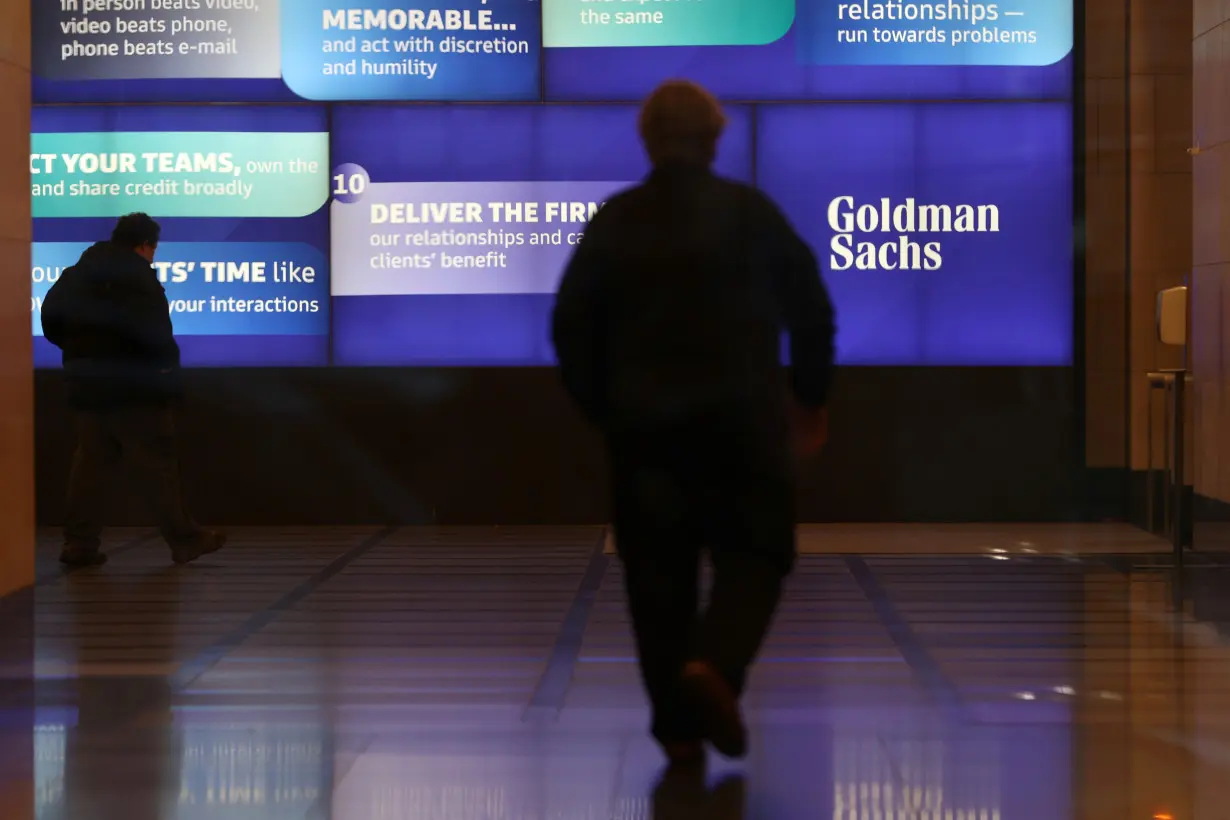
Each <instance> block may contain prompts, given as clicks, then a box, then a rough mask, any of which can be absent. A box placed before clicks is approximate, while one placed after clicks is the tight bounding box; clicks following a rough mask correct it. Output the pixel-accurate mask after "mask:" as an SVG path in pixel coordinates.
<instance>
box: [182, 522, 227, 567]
mask: <svg viewBox="0 0 1230 820" xmlns="http://www.w3.org/2000/svg"><path fill="white" fill-rule="evenodd" d="M225 544H226V535H225V533H220V532H214V531H212V530H206V531H205V532H203V533H201V534H200V535H199V536H197V537H196V538H195V539H194V540H193V541H192V542H191V543H188V544H180V545H177V546H172V547H171V560H172V561H174V562H175V563H177V564H191V563H192V562H193V561H195V560H196V559H198V558H201V557H203V556H206V555H211V554H213V553H215V552H217V551H218V550H220V549H222V547H223V546H224V545H225Z"/></svg>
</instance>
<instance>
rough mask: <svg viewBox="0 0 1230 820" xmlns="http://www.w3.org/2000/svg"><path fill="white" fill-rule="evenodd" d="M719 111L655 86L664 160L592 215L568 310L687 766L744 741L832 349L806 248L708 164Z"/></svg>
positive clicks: (632, 585) (629, 582) (646, 132)
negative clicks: (748, 683)
mask: <svg viewBox="0 0 1230 820" xmlns="http://www.w3.org/2000/svg"><path fill="white" fill-rule="evenodd" d="M724 124H725V120H724V117H723V115H722V111H721V108H720V107H719V105H718V103H717V101H716V100H714V99H713V98H712V97H711V96H710V95H709V94H708V92H706V91H705V90H704V89H702V88H699V87H698V86H695V85H692V84H690V83H682V82H670V83H666V84H665V85H663V86H662V87H660V88H659V89H658V90H657V91H655V92H654V93H653V95H651V96H650V98H649V99H648V100H647V101H646V103H645V105H644V107H643V109H642V111H641V118H640V132H641V137H642V139H643V141H644V143H645V147H646V149H647V152H648V154H649V159H650V161H651V163H652V165H653V170H652V172H651V173H650V174H649V176H648V178H647V179H646V180H645V181H644V183H643V184H641V185H638V186H637V187H635V188H632V189H630V190H628V191H625V192H623V193H620V194H618V195H617V196H615V197H614V198H612V199H610V200H609V201H608V202H607V203H606V204H605V205H604V206H603V207H602V209H601V210H600V211H598V213H597V214H596V215H595V216H594V218H593V219H592V220H591V221H590V224H589V226H588V227H587V228H586V232H585V236H584V238H583V239H582V241H581V243H580V245H579V246H578V248H577V249H576V252H575V255H574V256H573V258H572V261H571V262H570V264H569V265H568V268H567V271H566V272H565V274H564V277H563V281H562V282H561V284H560V287H559V293H558V297H557V301H556V305H555V314H554V320H553V331H554V341H555V349H556V353H557V356H558V359H559V367H560V372H561V375H562V378H563V382H564V385H565V387H566V388H567V389H568V391H569V393H570V394H571V395H572V397H573V399H574V400H575V402H576V403H577V404H578V405H579V407H580V408H581V410H582V412H583V413H584V414H585V415H586V417H587V418H588V419H589V420H590V421H591V422H592V423H593V424H595V425H596V426H597V427H598V428H599V429H600V430H601V432H602V434H603V435H604V436H605V438H606V441H607V445H608V448H609V452H610V459H611V464H612V483H613V491H614V529H615V540H616V545H617V548H618V551H619V554H620V558H621V560H622V563H623V565H624V572H625V576H624V577H625V584H626V587H627V594H628V602H629V610H630V615H631V619H632V626H633V629H634V631H635V633H636V640H637V647H638V651H639V654H640V661H641V671H642V676H643V678H644V682H645V688H646V690H647V693H648V696H649V699H650V701H651V705H652V707H653V726H652V732H653V734H654V736H655V737H656V738H657V740H658V741H659V743H661V744H662V746H663V748H664V750H665V751H666V753H667V756H668V758H670V760H671V761H672V762H673V763H688V762H694V761H697V760H698V759H701V758H703V746H702V741H704V740H708V741H709V742H710V743H712V745H713V746H714V747H715V748H716V749H717V750H718V751H719V752H721V753H723V754H725V755H727V756H732V757H739V756H742V755H743V754H745V751H746V743H747V739H746V730H745V728H744V725H743V720H742V716H741V713H740V709H739V697H740V694H741V692H742V689H743V685H744V680H745V677H746V674H747V670H748V668H749V666H750V664H751V662H752V660H753V658H754V657H755V655H756V653H757V652H758V650H759V647H760V644H761V642H762V641H763V639H764V636H765V634H766V632H767V630H768V628H769V625H770V622H771V621H772V618H773V613H774V610H775V608H776V606H777V603H778V600H779V598H780V595H781V587H782V582H783V580H784V579H785V576H786V575H787V574H788V573H789V572H790V570H791V568H792V566H793V563H794V557H795V542H794V525H795V521H794V507H793V493H794V485H795V480H794V476H795V470H796V468H797V462H796V459H797V457H798V455H799V450H800V448H801V449H802V450H803V451H805V452H812V451H814V450H816V449H818V447H819V445H820V444H822V443H823V440H824V436H825V433H826V424H827V422H826V418H827V417H826V415H825V409H824V408H825V405H826V401H827V399H828V390H829V377H830V370H831V368H832V360H833V336H834V324H833V310H832V306H831V303H830V300H829V296H828V293H827V291H826V289H825V286H824V284H823V281H822V280H821V278H820V274H819V269H818V266H817V263H816V259H815V257H814V255H813V254H812V252H811V250H810V249H809V248H808V247H807V246H806V245H805V244H804V243H803V241H802V240H801V239H800V237H799V236H798V235H797V234H796V233H795V231H794V229H793V228H792V227H791V226H790V224H789V223H788V222H787V220H786V219H785V217H784V216H783V215H782V214H781V213H780V211H779V210H778V209H777V207H776V206H775V205H774V204H773V203H772V202H770V200H769V199H768V198H766V197H765V196H764V195H763V194H761V193H759V192H758V191H756V190H754V189H752V188H750V187H748V186H746V185H741V184H738V183H735V182H731V181H728V180H725V179H722V178H720V177H717V176H715V175H714V174H713V173H712V172H711V171H710V165H711V164H712V162H713V160H714V157H715V154H716V150H717V142H718V139H719V137H720V135H721V132H722V130H723V127H724ZM783 332H786V333H788V334H789V338H790V352H791V353H790V355H791V359H792V365H793V368H792V370H791V371H790V373H789V377H787V375H786V373H785V371H784V369H783V367H782V364H781V337H782V333H783ZM791 392H793V396H790V395H789V394H790V393H791ZM706 548H707V549H708V552H709V555H710V557H711V560H712V563H713V566H714V582H713V590H712V596H711V598H710V602H709V606H708V608H707V610H706V611H705V612H704V614H703V616H701V617H700V618H699V620H698V617H697V613H698V609H699V592H698V574H699V569H700V560H701V555H702V551H703V550H704V549H706Z"/></svg>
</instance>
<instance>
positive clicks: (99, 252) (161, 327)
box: [42, 214, 224, 566]
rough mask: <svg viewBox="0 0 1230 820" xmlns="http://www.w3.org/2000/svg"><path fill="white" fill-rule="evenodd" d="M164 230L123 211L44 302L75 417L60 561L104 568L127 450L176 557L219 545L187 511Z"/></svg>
mask: <svg viewBox="0 0 1230 820" xmlns="http://www.w3.org/2000/svg"><path fill="white" fill-rule="evenodd" d="M159 234H160V228H159V226H158V223H157V222H155V221H154V220H153V219H151V218H150V217H148V216H147V215H145V214H129V215H128V216H125V217H121V218H120V220H119V222H118V223H117V224H116V226H115V230H114V231H113V232H112V234H111V241H110V242H99V243H97V244H95V245H93V246H91V247H90V248H89V249H88V250H87V251H86V252H85V253H83V254H82V255H81V259H80V260H78V262H77V264H75V265H73V266H72V267H70V268H67V269H65V270H64V272H63V273H62V274H61V276H60V279H59V280H58V281H57V282H56V283H55V285H53V286H52V288H51V290H50V291H48V293H47V296H46V298H45V299H44V301H43V315H42V320H43V335H44V336H46V338H47V340H48V341H49V342H51V343H52V344H54V345H55V346H56V347H58V348H60V350H61V351H62V352H63V354H64V377H65V381H66V382H67V386H68V396H69V401H70V403H71V404H72V407H73V410H74V411H75V414H76V425H77V451H76V453H75V455H74V456H73V466H72V472H71V474H70V476H69V485H68V501H67V504H66V510H65V516H66V524H65V527H64V542H65V543H64V552H63V553H62V554H61V556H60V560H61V562H63V563H64V564H67V565H69V566H99V565H101V564H103V563H105V562H106V560H107V556H106V555H105V554H104V553H103V552H102V551H101V550H100V549H99V545H100V539H99V536H100V535H101V533H102V518H103V515H104V513H105V510H106V502H107V495H108V491H109V489H110V482H111V474H112V468H114V467H115V466H116V463H117V462H118V461H119V459H120V457H121V456H122V457H124V458H125V459H127V460H128V461H129V463H130V464H131V466H133V467H135V468H136V469H137V470H138V471H139V472H140V473H141V476H142V477H143V478H144V479H146V480H147V482H148V485H149V491H150V494H151V497H152V500H153V502H154V506H155V508H156V511H157V515H158V524H159V526H160V528H161V531H162V535H163V537H164V538H165V539H166V541H167V543H168V544H169V545H170V547H171V557H172V560H174V561H175V563H179V564H184V563H188V562H190V561H194V560H196V559H197V558H199V557H201V556H202V555H206V554H208V553H211V552H215V551H217V550H218V549H219V548H220V547H221V546H222V543H223V540H224V539H223V537H222V535H221V534H219V533H216V532H212V531H210V530H206V529H204V528H202V527H201V526H200V525H199V524H197V523H196V522H195V521H194V520H193V519H192V517H191V516H190V515H189V514H188V512H187V510H185V509H184V502H183V497H182V494H181V490H180V479H179V455H178V453H177V446H176V434H175V414H174V410H173V404H174V402H175V400H176V399H177V398H178V397H179V345H178V344H176V342H175V337H174V334H173V331H172V329H171V314H170V307H169V305H168V303H167V296H166V291H165V290H164V289H163V287H162V284H161V283H160V282H159V281H158V276H157V274H156V273H155V272H154V269H153V267H152V263H153V261H154V253H155V251H156V250H157V248H158V239H159Z"/></svg>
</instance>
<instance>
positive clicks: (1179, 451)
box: [1145, 368, 1191, 567]
mask: <svg viewBox="0 0 1230 820" xmlns="http://www.w3.org/2000/svg"><path fill="white" fill-rule="evenodd" d="M1190 378H1191V375H1190V374H1189V373H1188V371H1187V370H1185V369H1183V368H1174V369H1167V370H1159V371H1155V372H1152V373H1149V374H1148V379H1149V388H1150V391H1151V392H1150V394H1149V403H1148V415H1147V419H1146V423H1147V424H1148V427H1147V428H1146V429H1147V430H1148V435H1149V452H1148V459H1147V461H1146V470H1145V481H1146V485H1147V486H1146V488H1145V516H1146V520H1147V521H1148V526H1149V529H1150V531H1156V519H1157V506H1158V504H1157V499H1156V496H1157V488H1156V486H1155V485H1156V483H1157V482H1156V481H1155V480H1154V477H1155V474H1156V470H1155V469H1154V463H1153V393H1152V391H1156V390H1160V391H1162V392H1163V394H1164V396H1165V400H1166V401H1165V404H1164V409H1163V411H1162V413H1163V415H1162V429H1163V436H1162V464H1161V472H1162V493H1161V495H1162V499H1161V504H1162V510H1161V512H1162V528H1161V529H1162V532H1163V533H1165V534H1167V535H1169V536H1170V544H1171V547H1172V550H1173V558H1174V562H1175V566H1176V567H1181V566H1182V565H1183V558H1184V555H1183V553H1184V550H1185V549H1186V546H1187V545H1186V543H1185V542H1186V535H1187V492H1186V490H1187V474H1186V471H1187V464H1186V458H1185V456H1186V449H1187V424H1186V420H1187V382H1188V380H1189V379H1190Z"/></svg>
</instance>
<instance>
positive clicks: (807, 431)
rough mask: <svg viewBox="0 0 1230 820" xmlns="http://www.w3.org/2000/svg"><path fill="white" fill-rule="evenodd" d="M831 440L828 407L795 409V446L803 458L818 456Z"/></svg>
mask: <svg viewBox="0 0 1230 820" xmlns="http://www.w3.org/2000/svg"><path fill="white" fill-rule="evenodd" d="M828 440H829V411H828V408H827V407H798V406H796V407H795V411H794V446H795V451H796V452H797V453H798V455H799V456H801V457H803V458H810V457H811V456H814V455H816V454H817V453H819V452H820V451H821V450H822V449H824V445H825V444H827V443H828Z"/></svg>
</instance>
